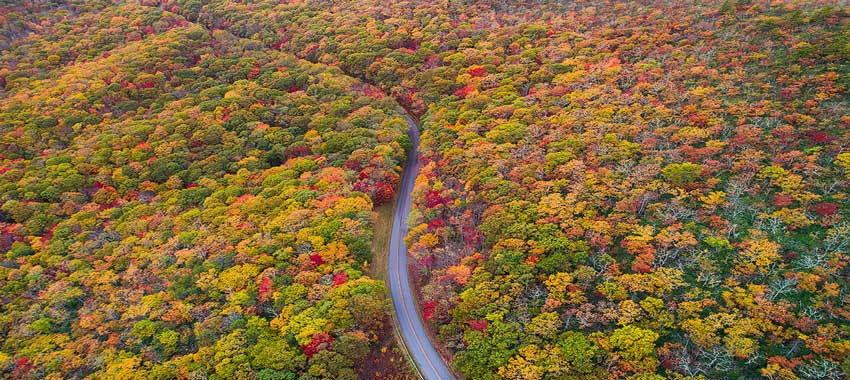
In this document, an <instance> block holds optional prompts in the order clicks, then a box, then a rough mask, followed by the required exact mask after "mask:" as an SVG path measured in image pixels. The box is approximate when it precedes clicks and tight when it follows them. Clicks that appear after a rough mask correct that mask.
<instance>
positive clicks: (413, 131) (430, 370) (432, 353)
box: [387, 115, 454, 380]
mask: <svg viewBox="0 0 850 380" xmlns="http://www.w3.org/2000/svg"><path fill="white" fill-rule="evenodd" d="M405 119H406V120H407V124H408V126H409V129H408V131H407V134H408V135H409V136H410V142H411V143H413V148H412V149H411V150H410V154H409V155H408V157H407V164H406V165H405V166H404V175H403V177H402V182H401V191H400V193H399V197H398V202H397V203H396V208H395V214H393V230H392V234H391V236H390V257H389V275H388V276H387V277H388V279H389V287H390V293H391V295H392V300H393V308H394V309H395V315H396V317H397V320H396V325H397V329H398V332H399V333H400V334H401V337H402V340H403V341H404V342H403V344H404V345H405V346H406V349H407V352H408V354H409V356H411V357H412V358H413V360H414V361H415V362H416V363H414V365H415V366H416V367H417V370H418V372H419V377H421V378H423V379H424V380H450V379H454V376H452V374H451V371H449V368H448V366H447V365H446V363H445V362H444V361H443V358H442V357H440V354H438V353H437V350H435V349H434V345H433V344H431V341H430V340H429V339H428V335H427V334H426V333H425V325H424V324H423V323H422V319H421V318H420V317H419V313H418V312H417V311H416V304H415V303H414V302H413V292H412V291H411V289H410V279H409V277H408V273H407V247H406V246H405V244H404V237H405V236H407V217H408V215H409V214H410V207H411V202H410V193H411V192H412V191H413V183H414V181H415V180H416V176H417V175H418V174H419V127H418V126H417V125H416V123H415V122H414V121H413V119H412V118H410V116H407V115H405Z"/></svg>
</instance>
